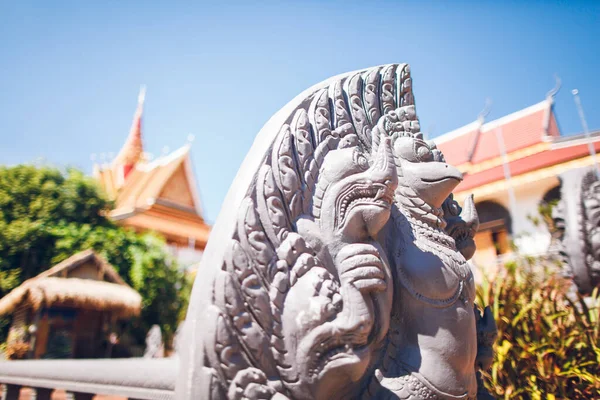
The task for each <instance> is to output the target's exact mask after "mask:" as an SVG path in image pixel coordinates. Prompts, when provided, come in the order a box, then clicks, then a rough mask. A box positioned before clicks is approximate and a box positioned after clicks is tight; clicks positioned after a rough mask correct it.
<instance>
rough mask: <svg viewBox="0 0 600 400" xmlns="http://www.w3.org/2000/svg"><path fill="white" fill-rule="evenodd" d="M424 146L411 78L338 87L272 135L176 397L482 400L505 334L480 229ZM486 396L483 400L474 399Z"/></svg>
mask: <svg viewBox="0 0 600 400" xmlns="http://www.w3.org/2000/svg"><path fill="white" fill-rule="evenodd" d="M461 179H462V175H461V173H460V172H459V171H458V170H457V169H455V168H454V167H452V166H450V165H448V164H447V163H446V162H445V160H444V157H443V154H442V153H441V152H440V151H439V150H438V149H437V148H436V146H435V145H434V144H433V143H432V142H428V141H425V140H423V136H422V134H421V133H420V128H419V121H418V119H417V116H416V112H415V107H414V99H413V94H412V80H411V77H410V71H409V67H408V65H406V64H400V65H397V64H393V65H385V66H381V67H375V68H371V69H367V70H364V71H358V72H354V73H349V74H344V75H340V76H337V77H334V78H331V79H330V80H328V81H325V82H323V83H321V84H319V85H317V86H315V87H313V88H311V89H309V90H307V91H306V92H304V93H303V94H301V95H300V96H298V97H297V98H296V99H295V100H293V101H292V102H291V103H290V104H288V105H287V106H286V107H284V108H283V109H282V110H281V111H280V112H279V113H277V114H276V115H275V116H274V117H273V118H272V119H271V120H270V121H269V122H268V123H267V125H265V127H264V128H263V130H262V131H261V133H259V135H258V137H257V139H256V141H255V144H254V145H253V148H252V149H251V151H250V154H249V155H248V157H247V158H246V160H245V162H244V164H243V166H242V168H241V169H240V172H239V173H238V176H237V177H236V181H235V183H234V185H233V186H232V188H231V189H230V193H229V194H228V196H227V199H226V200H225V204H224V206H223V210H224V211H223V213H222V214H221V216H220V217H219V219H218V220H217V223H216V224H215V227H214V229H213V232H212V234H211V240H210V241H209V243H208V247H207V248H206V251H205V253H204V257H203V261H202V265H201V266H200V270H202V271H203V273H202V274H199V275H198V278H197V279H196V283H195V285H194V289H193V293H192V298H191V301H190V309H189V311H188V315H187V320H186V327H185V339H184V340H185V348H186V351H185V352H182V353H181V368H180V379H179V381H178V383H177V388H176V396H177V397H178V399H180V400H184V399H186V400H188V399H189V400H191V399H200V398H202V399H280V400H282V399H298V400H302V399H328V400H334V399H350V398H365V399H367V398H374V399H407V400H408V399H411V400H421V399H423V400H424V399H475V398H476V397H477V396H479V397H481V398H484V396H485V393H484V392H485V391H484V390H483V389H482V388H480V389H479V391H478V385H477V380H478V370H479V369H481V368H487V367H489V364H490V362H491V355H492V352H491V347H492V344H493V341H494V340H495V324H494V321H493V318H492V316H491V313H490V311H489V309H487V310H486V311H484V312H483V314H481V313H480V311H479V310H478V309H476V307H475V305H474V299H475V286H474V281H473V274H472V272H471V270H470V268H469V266H468V264H467V259H469V258H470V257H471V256H472V255H473V253H474V251H475V243H474V241H473V237H474V235H475V233H476V231H477V228H478V224H479V222H478V217H477V213H476V211H475V207H474V204H473V199H472V197H469V198H467V200H466V202H465V205H464V207H463V208H461V207H460V206H459V205H458V203H457V202H456V201H454V199H453V197H452V194H451V192H452V190H453V189H454V188H455V187H456V185H458V183H459V182H460V181H461ZM478 392H479V395H478Z"/></svg>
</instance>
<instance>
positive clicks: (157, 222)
mask: <svg viewBox="0 0 600 400" xmlns="http://www.w3.org/2000/svg"><path fill="white" fill-rule="evenodd" d="M144 95H145V92H144V89H142V91H141V92H140V96H139V99H138V107H137V110H136V113H135V116H134V118H133V124H132V127H131V130H130V132H129V136H128V138H127V140H126V142H125V145H124V146H123V148H122V149H121V151H120V152H119V155H118V156H117V158H116V159H115V160H114V161H113V162H112V163H111V164H109V165H103V166H99V165H95V166H94V176H95V177H96V179H97V180H98V182H99V183H100V185H101V186H102V188H103V189H104V191H105V192H106V194H107V195H108V196H109V198H110V199H111V200H113V201H114V203H115V205H114V209H113V210H112V211H111V212H110V217H111V218H113V219H115V220H118V221H121V223H122V224H124V225H126V226H131V227H133V228H135V229H138V230H151V231H157V232H159V233H161V234H162V235H163V236H165V237H166V239H167V241H169V242H177V243H180V244H182V245H185V246H188V245H189V244H190V243H192V242H193V243H194V247H196V248H199V249H203V248H204V246H205V245H206V241H207V240H208V233H209V231H210V227H209V226H208V225H207V224H206V223H205V222H204V219H203V217H202V207H201V203H200V196H199V195H198V191H197V188H196V180H195V177H194V171H193V167H192V164H191V159H190V145H189V144H186V145H185V146H183V147H181V148H180V149H178V150H175V151H174V152H172V153H171V154H168V155H166V156H163V157H159V158H158V159H156V160H154V161H151V162H150V161H148V160H147V157H146V155H145V154H144V152H143V144H142V131H141V119H142V111H143V104H144Z"/></svg>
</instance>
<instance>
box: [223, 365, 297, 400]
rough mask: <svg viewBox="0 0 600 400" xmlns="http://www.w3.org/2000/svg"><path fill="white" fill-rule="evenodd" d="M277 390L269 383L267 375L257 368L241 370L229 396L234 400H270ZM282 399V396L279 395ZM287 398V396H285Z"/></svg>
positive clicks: (232, 383)
mask: <svg viewBox="0 0 600 400" xmlns="http://www.w3.org/2000/svg"><path fill="white" fill-rule="evenodd" d="M274 395H276V393H275V390H274V389H273V388H271V387H270V386H268V385H267V377H266V376H265V374H264V372H263V371H261V370H260V369H257V368H246V369H244V370H242V371H239V372H238V373H237V374H236V376H235V378H234V380H233V381H232V382H231V385H230V386H229V393H228V398H229V399H232V400H250V399H257V400H258V399H261V400H270V399H272V398H273V396H274ZM278 398H279V399H282V397H278ZM283 398H285V397H283Z"/></svg>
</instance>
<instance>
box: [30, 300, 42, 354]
mask: <svg viewBox="0 0 600 400" xmlns="http://www.w3.org/2000/svg"><path fill="white" fill-rule="evenodd" d="M41 317H42V309H41V308H38V309H37V311H36V312H35V317H33V323H32V325H33V326H34V327H35V331H34V332H31V331H30V332H29V334H30V340H29V355H28V356H27V358H35V346H36V344H37V342H38V340H37V337H38V334H39V332H40V330H39V327H40V319H41ZM28 330H29V329H28Z"/></svg>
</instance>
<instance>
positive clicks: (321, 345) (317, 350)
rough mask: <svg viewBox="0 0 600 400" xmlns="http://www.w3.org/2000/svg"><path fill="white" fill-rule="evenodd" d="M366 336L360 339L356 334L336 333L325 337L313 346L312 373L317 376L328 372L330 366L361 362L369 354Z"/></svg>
mask: <svg viewBox="0 0 600 400" xmlns="http://www.w3.org/2000/svg"><path fill="white" fill-rule="evenodd" d="M368 352H369V349H368V347H367V340H366V337H364V338H362V339H358V338H357V337H356V335H353V334H346V335H335V336H329V337H325V338H324V340H323V341H320V342H317V343H316V344H315V345H314V346H313V350H312V351H311V352H310V353H309V354H311V356H312V357H311V363H310V369H309V371H310V373H311V374H312V375H313V376H315V375H317V374H320V373H322V372H323V373H326V372H327V370H329V369H330V368H336V367H340V366H342V365H345V364H352V363H358V362H361V361H362V360H363V359H364V357H365V356H367V355H368Z"/></svg>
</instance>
